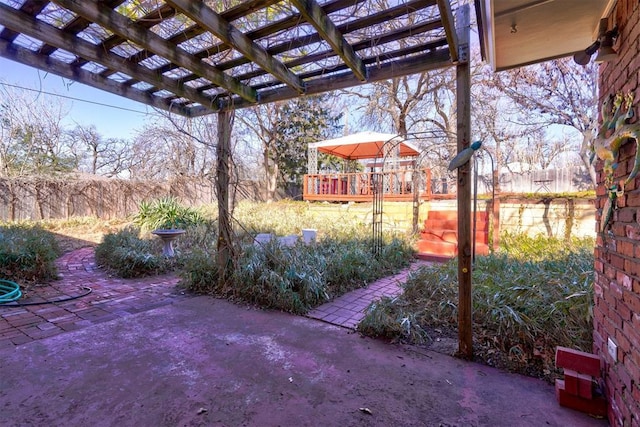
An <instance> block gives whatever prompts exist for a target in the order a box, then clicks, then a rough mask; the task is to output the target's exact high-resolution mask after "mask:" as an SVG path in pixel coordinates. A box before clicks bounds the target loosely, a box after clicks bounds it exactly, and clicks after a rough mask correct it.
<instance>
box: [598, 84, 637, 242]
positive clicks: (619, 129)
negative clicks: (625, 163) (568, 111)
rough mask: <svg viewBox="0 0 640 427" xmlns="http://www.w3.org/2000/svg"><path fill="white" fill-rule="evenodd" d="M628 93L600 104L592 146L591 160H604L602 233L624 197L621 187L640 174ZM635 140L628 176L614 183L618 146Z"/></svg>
mask: <svg viewBox="0 0 640 427" xmlns="http://www.w3.org/2000/svg"><path fill="white" fill-rule="evenodd" d="M634 97H635V96H634V94H633V93H632V92H629V93H627V94H626V95H624V94H622V93H617V94H616V95H615V96H613V95H610V96H609V97H608V98H607V99H605V101H604V102H603V103H602V109H601V115H602V125H601V126H600V129H599V130H598V135H597V137H596V139H595V142H594V145H593V147H592V154H591V161H592V162H593V160H595V157H596V156H597V157H598V158H599V159H601V160H603V161H604V165H603V172H604V184H605V186H606V188H607V193H608V198H607V201H606V202H605V204H604V206H603V209H602V217H601V220H600V231H601V232H604V231H605V230H606V228H607V226H608V224H609V221H611V217H612V216H613V215H612V214H613V210H614V209H615V207H616V200H617V198H619V197H621V196H622V195H623V194H624V189H625V186H626V185H627V184H628V183H629V182H631V181H632V180H633V179H634V178H635V177H636V176H637V175H638V171H640V143H639V142H640V123H633V124H630V123H629V121H630V120H631V119H632V118H633V116H634V115H635V113H634V107H633V100H634ZM628 139H634V140H635V141H636V156H635V162H634V165H633V168H632V170H631V172H630V173H629V176H627V178H626V179H621V180H620V181H619V182H615V180H614V172H615V170H616V168H617V167H618V163H617V161H618V152H619V151H620V147H621V146H622V144H623V143H624V142H625V141H626V140H628Z"/></svg>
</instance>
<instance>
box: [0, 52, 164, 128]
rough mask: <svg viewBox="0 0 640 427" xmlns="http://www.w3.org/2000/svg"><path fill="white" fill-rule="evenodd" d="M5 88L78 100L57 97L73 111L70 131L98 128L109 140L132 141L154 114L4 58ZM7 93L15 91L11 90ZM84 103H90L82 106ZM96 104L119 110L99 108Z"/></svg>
mask: <svg viewBox="0 0 640 427" xmlns="http://www.w3.org/2000/svg"><path fill="white" fill-rule="evenodd" d="M2 84H9V85H15V86H20V87H25V88H28V89H33V90H42V91H43V92H49V93H53V94H57V95H63V96H65V97H71V98H77V99H62V98H59V97H56V98H59V99H61V100H64V102H65V104H66V105H67V106H68V107H69V108H70V110H69V114H68V116H67V118H66V120H65V123H66V124H69V126H70V127H74V126H75V125H76V124H80V125H83V126H88V125H95V127H96V129H97V130H98V132H99V133H100V134H101V135H103V136H104V137H107V138H126V139H129V138H131V137H133V134H134V132H135V130H136V129H141V128H142V126H143V125H144V123H145V119H147V118H148V117H149V114H151V113H153V108H151V107H148V106H147V105H145V104H142V103H140V102H135V101H131V100H129V99H127V98H124V97H121V96H118V95H113V94H111V93H109V92H105V91H103V90H99V89H94V88H92V87H90V86H86V85H83V84H81V83H78V82H73V81H70V80H67V79H63V78H62V77H59V76H57V75H55V74H47V73H45V72H44V71H41V70H38V69H37V68H33V67H28V66H26V65H22V64H20V63H18V62H14V61H10V60H8V59H5V58H1V57H0V85H2ZM7 89H15V88H10V87H9V88H7ZM34 94H35V92H34ZM42 96H49V95H42ZM80 100H86V101H90V102H82V101H80ZM96 103H99V104H106V105H110V106H113V107H117V108H113V107H107V106H104V105H97V104H96ZM131 110H133V111H131Z"/></svg>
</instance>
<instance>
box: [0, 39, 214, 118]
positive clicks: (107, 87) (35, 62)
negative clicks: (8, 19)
mask: <svg viewBox="0 0 640 427" xmlns="http://www.w3.org/2000/svg"><path fill="white" fill-rule="evenodd" d="M0 56H2V57H3V58H7V59H10V60H12V61H15V62H19V63H21V64H24V65H28V66H30V67H35V68H39V69H41V70H45V71H47V72H49V73H52V74H56V75H58V76H60V77H64V78H66V79H69V80H74V81H77V82H78V83H82V84H85V85H87V86H91V87H94V88H96V89H100V90H104V91H105V92H109V93H112V94H114V95H119V96H124V97H125V98H129V99H131V100H133V101H138V102H142V103H143V104H146V105H150V106H152V107H156V108H159V109H162V110H166V111H170V112H173V113H178V114H182V115H184V116H188V115H189V109H188V108H185V107H182V106H180V105H176V104H173V103H171V102H170V101H169V100H167V99H165V98H161V97H159V96H153V95H151V94H148V93H146V92H144V91H141V90H138V89H135V88H133V87H128V86H122V85H121V84H119V83H118V82H116V81H115V80H111V79H108V78H105V77H102V76H100V75H99V74H96V73H92V72H89V71H87V70H84V69H82V68H77V67H72V66H70V65H69V64H67V63H65V62H62V61H60V60H57V59H55V58H51V57H49V56H44V55H39V54H37V53H34V52H33V51H31V50H29V49H25V48H23V47H20V46H16V45H13V44H11V43H10V42H8V41H5V40H1V39H0ZM201 108H202V107H201ZM203 110H204V111H207V109H204V108H203ZM210 111H211V110H209V112H210Z"/></svg>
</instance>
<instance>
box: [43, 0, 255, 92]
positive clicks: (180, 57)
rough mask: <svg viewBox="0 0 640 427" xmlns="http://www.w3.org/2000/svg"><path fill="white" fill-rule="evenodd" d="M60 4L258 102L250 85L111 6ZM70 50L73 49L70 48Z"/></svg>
mask: <svg viewBox="0 0 640 427" xmlns="http://www.w3.org/2000/svg"><path fill="white" fill-rule="evenodd" d="M54 2H55V3H57V4H59V5H60V6H62V7H64V8H66V9H69V10H71V11H72V12H74V13H77V14H78V15H81V16H83V17H84V18H86V19H88V20H91V21H93V22H95V23H97V24H99V25H100V26H102V27H104V28H106V29H108V30H110V31H112V32H114V33H116V34H118V35H120V36H121V37H124V38H125V39H127V40H130V41H132V42H134V43H136V44H138V45H140V46H142V47H143V48H145V49H147V50H149V51H151V52H153V53H155V54H156V55H160V56H162V57H164V58H166V59H167V60H169V61H171V62H174V63H175V64H178V65H179V66H181V67H184V68H186V69H188V70H191V71H192V72H193V73H194V74H197V75H198V76H201V77H204V78H206V79H208V80H210V81H212V82H213V83H215V84H216V85H218V86H220V87H222V88H224V89H226V90H228V91H230V92H232V93H235V94H237V95H239V96H240V97H242V98H243V99H245V100H247V101H249V102H256V101H257V98H258V96H257V93H256V92H255V91H254V90H253V89H251V88H250V87H249V86H246V85H243V84H242V83H241V82H239V81H238V80H236V79H235V78H233V77H231V76H228V75H226V74H225V73H223V72H222V71H220V70H218V69H216V68H214V67H213V66H210V65H207V64H206V63H204V62H203V61H201V60H199V59H198V58H196V57H195V56H193V55H191V54H190V53H188V52H186V51H185V50H184V49H182V48H180V47H179V46H176V45H175V44H172V43H169V42H168V41H166V40H165V39H163V38H162V37H160V36H158V35H157V34H155V33H153V32H151V31H148V29H146V28H144V27H141V26H140V25H138V24H137V23H136V22H134V21H132V20H131V19H129V18H127V17H125V16H123V15H121V14H119V13H117V12H115V11H113V10H112V9H109V8H108V7H107V6H106V5H104V4H102V3H98V2H92V1H81V0H54ZM69 50H70V51H73V48H72V47H71V46H70V47H69Z"/></svg>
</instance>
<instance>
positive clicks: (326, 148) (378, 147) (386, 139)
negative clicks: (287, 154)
mask: <svg viewBox="0 0 640 427" xmlns="http://www.w3.org/2000/svg"><path fill="white" fill-rule="evenodd" d="M385 144H387V146H388V147H390V148H391V147H394V146H397V147H399V149H400V153H399V155H400V157H415V156H418V155H419V154H420V151H419V150H418V148H417V147H415V146H414V145H412V144H411V143H409V142H408V141H404V140H403V139H402V138H401V137H399V136H398V135H395V134H391V133H377V132H359V133H355V134H353V135H347V136H343V137H340V138H335V139H327V140H325V141H319V142H312V143H311V144H309V148H317V149H318V151H319V152H321V153H325V154H331V155H334V156H337V157H341V158H343V159H347V160H361V159H377V158H381V157H384V155H385V147H384V146H385Z"/></svg>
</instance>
